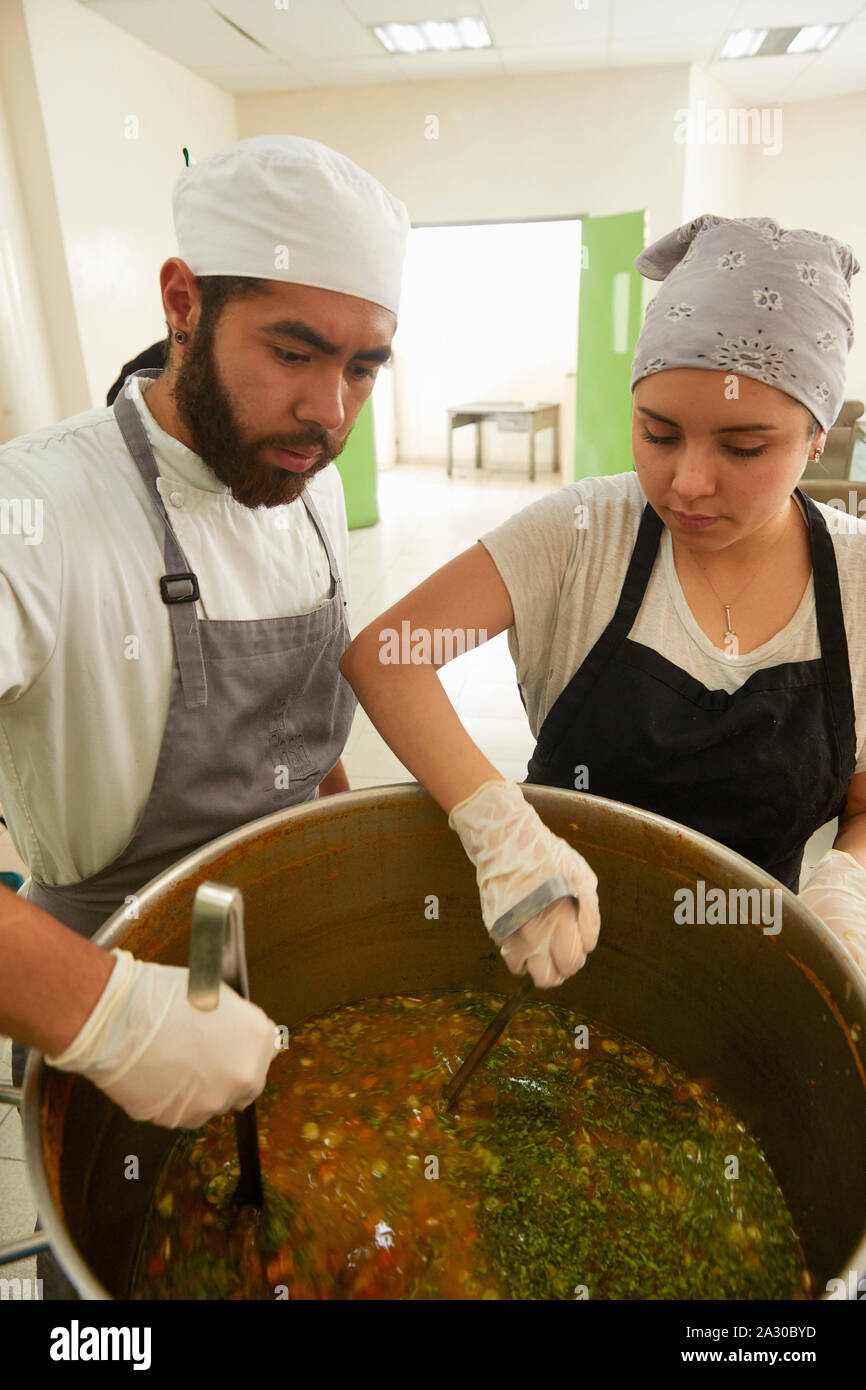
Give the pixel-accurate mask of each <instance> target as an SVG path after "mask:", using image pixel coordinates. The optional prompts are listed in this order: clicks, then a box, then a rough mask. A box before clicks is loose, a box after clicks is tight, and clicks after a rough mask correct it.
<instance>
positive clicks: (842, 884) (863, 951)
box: [799, 849, 866, 973]
mask: <svg viewBox="0 0 866 1390" xmlns="http://www.w3.org/2000/svg"><path fill="white" fill-rule="evenodd" d="M799 898H800V902H802V903H805V905H806V907H810V908H811V909H812V911H813V912H816V913H817V914H818V916H819V917H820V918H821V920H822V921H823V922H825V923H826V925H827V926H828V927H829V928H830V930H831V932H833V934H834V936H838V938H839V940H840V941H841V942H843V943H844V944H845V945H846V946H847V947H848V950H849V951H850V952H851V955H852V956H853V957H854V959H855V960H856V962H857V964H858V965H859V966H860V969H861V970H862V971H864V973H866V869H864V867H863V865H862V864H860V863H859V862H858V861H857V860H856V859H855V858H854V856H853V855H851V854H846V852H845V851H844V850H841V849H831V850H829V851H828V852H827V854H825V855H824V858H823V859H822V860H821V862H820V864H819V865H818V867H817V869H816V870H815V872H814V873H813V875H812V877H811V878H810V879H809V882H808V883H807V884H806V886H805V888H802V889H801V890H800V893H799Z"/></svg>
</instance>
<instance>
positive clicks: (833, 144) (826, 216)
mask: <svg viewBox="0 0 866 1390" xmlns="http://www.w3.org/2000/svg"><path fill="white" fill-rule="evenodd" d="M745 169H746V201H747V203H748V206H749V208H750V209H751V211H750V214H749V215H750V216H752V217H774V218H775V219H776V221H777V222H780V223H781V224H782V226H783V227H809V228H811V230H812V231H816V232H826V233H828V234H829V235H830V236H835V237H839V238H840V239H841V240H842V241H847V242H849V243H850V245H851V246H853V248H854V252H855V254H856V256H857V259H858V260H859V262H860V265H861V270H860V271H859V273H858V274H857V275H855V276H854V277H853V279H852V281H851V303H852V307H853V312H854V346H853V347H852V349H851V353H850V355H849V358H848V375H847V384H846V396H848V397H849V398H851V399H855V400H860V401H864V402H866V93H864V94H863V95H861V96H845V97H836V98H834V99H833V100H832V101H803V102H792V103H789V104H788V105H787V106H784V107H783V108H782V153H781V154H780V155H778V156H777V157H765V156H763V155H762V154H761V151H760V150H757V149H750V150H749V151H748V157H747V160H746V165H745Z"/></svg>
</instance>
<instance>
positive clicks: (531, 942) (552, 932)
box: [448, 781, 600, 989]
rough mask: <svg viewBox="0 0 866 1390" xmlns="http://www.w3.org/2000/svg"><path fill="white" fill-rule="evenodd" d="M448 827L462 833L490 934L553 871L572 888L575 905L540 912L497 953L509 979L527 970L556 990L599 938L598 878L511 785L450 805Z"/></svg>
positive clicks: (489, 785) (563, 902) (564, 901)
mask: <svg viewBox="0 0 866 1390" xmlns="http://www.w3.org/2000/svg"><path fill="white" fill-rule="evenodd" d="M448 824H449V825H450V826H451V829H452V830H456V831H457V834H458V835H459V836H460V839H461V842H462V844H463V848H464V849H465V851H466V853H467V854H468V856H469V858H470V859H471V860H472V863H473V864H474V865H475V868H476V870H477V878H478V890H479V892H480V894H481V915H482V917H483V918H484V925H485V927H486V928H487V930H488V931H489V930H490V928H491V927H492V926H493V925H494V923H495V922H496V920H497V918H499V917H501V916H502V914H503V913H504V912H508V911H509V909H510V908H512V907H515V906H516V905H517V903H519V902H520V901H521V899H523V898H525V897H526V896H527V895H528V894H529V893H531V892H532V891H533V889H535V888H539V887H540V886H541V884H542V883H544V882H545V881H546V880H547V879H549V878H553V876H554V875H555V874H562V876H563V878H565V879H566V881H567V882H569V883H571V885H572V887H573V888H574V891H575V894H576V895H577V897H578V898H579V900H580V908H579V911H577V912H576V911H575V907H574V903H573V902H572V901H571V899H570V898H561V899H560V900H559V901H558V902H555V903H551V904H550V905H549V906H548V907H545V908H544V909H543V910H542V911H541V912H539V913H538V915H537V916H536V917H533V918H532V920H531V921H530V922H527V923H526V924H525V925H524V926H522V927H521V928H520V930H519V931H516V932H515V933H514V934H513V935H512V936H510V937H509V938H508V940H507V941H505V942H503V944H502V946H501V948H500V950H501V953H502V959H503V960H504V961H505V964H506V965H507V966H508V969H509V970H510V971H511V973H512V974H513V975H525V974H526V973H527V971H528V972H529V974H530V975H531V976H532V978H533V981H534V982H535V984H536V985H538V986H539V987H540V988H541V989H552V988H553V986H554V985H561V984H562V982H563V980H566V979H568V977H569V975H574V974H576V973H577V971H578V970H579V969H580V968H581V966H582V965H583V964H584V962H585V961H586V958H587V956H588V955H589V953H590V951H591V950H593V948H594V947H595V944H596V942H597V941H598V930H599V925H600V921H599V913H598V897H597V896H596V891H595V890H596V887H597V885H598V879H597V878H596V876H595V874H594V873H593V871H592V869H591V868H590V867H589V865H588V864H587V862H586V860H585V859H584V858H583V857H582V855H580V854H578V852H577V850H576V849H572V847H571V845H569V844H568V843H567V841H565V840H562V839H560V837H559V836H558V835H554V834H553V832H552V831H550V830H548V828H547V826H546V825H545V824H544V822H543V821H542V819H541V817H540V816H539V815H538V812H537V811H535V810H533V808H532V807H531V806H530V805H529V802H528V801H526V799H525V798H524V795H523V792H522V791H521V790H520V788H519V786H518V785H517V783H516V782H506V781H503V782H484V783H483V784H482V785H481V786H480V787H479V788H478V790H477V791H475V792H473V794H472V796H469V797H467V798H466V800H465V801H461V802H459V803H458V805H457V806H455V807H454V809H453V811H452V812H451V815H450V816H449V817H448Z"/></svg>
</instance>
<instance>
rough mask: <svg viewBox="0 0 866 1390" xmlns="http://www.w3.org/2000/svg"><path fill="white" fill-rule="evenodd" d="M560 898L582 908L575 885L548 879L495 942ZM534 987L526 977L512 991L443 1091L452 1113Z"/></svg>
mask: <svg viewBox="0 0 866 1390" xmlns="http://www.w3.org/2000/svg"><path fill="white" fill-rule="evenodd" d="M559 898H573V899H574V904H575V907H577V906H578V899H577V897H576V895H575V894H574V892H573V891H572V888H571V884H570V883H569V882H568V881H567V879H565V878H563V877H562V875H561V874H555V875H554V876H553V878H549V879H547V880H546V881H545V882H544V883H542V884H541V885H540V887H538V888H536V889H534V890H533V892H531V893H529V894H528V895H527V896H526V897H525V898H522V899H521V901H520V902H519V903H516V904H515V906H514V907H512V908H511V909H510V910H509V911H508V912H505V913H503V915H502V916H501V917H499V918H497V920H496V921H495V922H494V923H493V926H492V927H491V929H490V935H491V937H492V939H493V940H494V941H495V942H496V943H497V945H499V946H501V945H502V943H503V941H507V940H508V938H509V936H513V934H514V933H515V932H516V931H519V930H520V928H521V927H523V926H525V925H526V923H527V922H531V921H532V918H533V917H537V915H538V913H539V912H541V910H542V908H545V907H549V905H550V904H551V903H554V902H556V901H557V899H559ZM532 986H533V980H532V976H531V975H524V976H522V977H521V979H520V983H519V984H518V985H517V987H516V989H514V990H512V992H511V994H510V995H509V996H508V998H507V999H506V1001H505V1003H504V1004H503V1005H502V1008H501V1009H500V1010H499V1012H498V1014H497V1015H496V1017H495V1018H494V1019H492V1020H491V1022H490V1023H488V1025H487V1027H486V1028H485V1030H484V1032H483V1033H482V1034H481V1037H480V1038H479V1039H478V1041H477V1043H476V1044H475V1046H474V1047H473V1049H472V1051H471V1052H470V1053H469V1056H468V1057H467V1058H466V1060H465V1061H464V1062H463V1064H462V1065H461V1066H460V1067H459V1068H458V1069H457V1071H456V1072H455V1073H454V1075H453V1076H452V1078H451V1080H450V1081H449V1082H448V1083H447V1085H446V1086H445V1087H444V1088H443V1091H442V1099H443V1101H444V1102H445V1109H446V1110H452V1109H453V1108H454V1106H455V1105H456V1104H457V1101H458V1099H459V1097H460V1095H461V1094H462V1092H463V1088H464V1087H465V1085H466V1083H467V1081H468V1080H469V1078H470V1077H471V1076H472V1074H473V1072H474V1071H476V1069H477V1068H478V1065H479V1063H481V1062H483V1060H484V1058H485V1057H486V1056H487V1054H488V1052H489V1051H490V1049H491V1048H492V1047H493V1046H494V1044H495V1043H496V1041H497V1039H498V1038H499V1037H500V1035H501V1034H502V1033H503V1032H504V1030H505V1029H506V1027H507V1026H508V1024H509V1023H510V1022H511V1020H512V1019H513V1017H514V1015H515V1014H516V1013H517V1010H518V1009H519V1008H520V1006H521V1004H522V1003H523V1001H524V1000H525V999H526V998H527V996H528V995H529V994H530V992H531V990H532Z"/></svg>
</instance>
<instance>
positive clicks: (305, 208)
mask: <svg viewBox="0 0 866 1390" xmlns="http://www.w3.org/2000/svg"><path fill="white" fill-rule="evenodd" d="M172 208H173V211H174V226H175V231H176V233H177V242H178V253H179V255H180V257H181V259H182V260H184V261H186V263H187V265H188V266H189V268H190V270H191V271H192V272H193V274H194V275H246V276H250V277H252V278H253V279H263V280H286V281H288V282H289V283H290V284H294V285H312V286H314V287H315V288H317V289H323V290H338V291H339V292H340V293H341V294H351V295H355V296H356V297H357V298H359V299H368V300H370V301H371V302H372V303H373V304H381V305H382V306H383V307H384V308H385V309H390V310H391V312H392V313H394V314H396V313H397V309H398V306H399V302H400V281H401V279H402V274H403V258H404V255H405V251H406V237H407V234H408V230H409V217H408V214H407V212H406V208H405V207H404V205H403V204H402V203H401V202H400V201H399V199H397V198H394V197H393V196H392V195H391V194H390V193H389V192H388V191H387V189H385V188H383V187H382V185H381V184H380V183H379V182H378V180H376V179H374V178H373V177H372V175H371V174H368V173H366V171H365V170H364V169H361V168H359V166H358V165H357V164H354V163H353V162H352V160H351V159H347V158H346V156H345V155H342V154H338V153H337V151H336V150H332V149H329V148H328V146H327V145H322V144H320V143H319V141H318V140H305V139H302V138H301V137H300V136H297V135H254V136H252V137H251V138H250V139H248V140H238V141H237V143H236V144H234V145H226V146H225V147H224V148H223V149H221V150H216V151H215V153H214V154H211V155H208V156H207V158H205V159H202V160H200V161H199V162H198V163H194V164H190V166H189V167H188V168H186V169H184V170H183V172H182V173H181V175H180V177H179V178H178V180H177V182H176V184H175V186H174V190H173V193H172Z"/></svg>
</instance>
